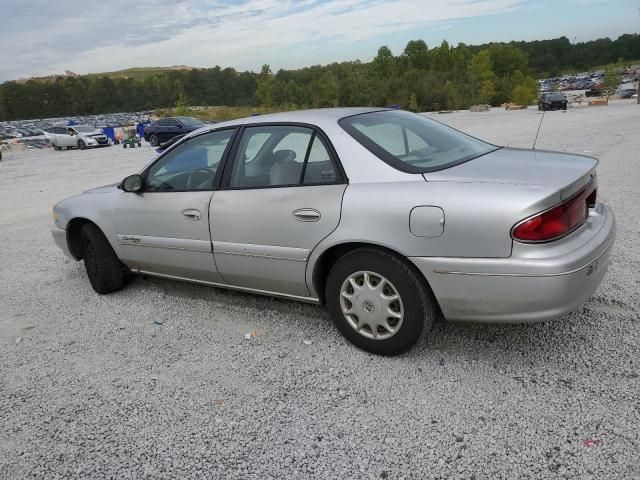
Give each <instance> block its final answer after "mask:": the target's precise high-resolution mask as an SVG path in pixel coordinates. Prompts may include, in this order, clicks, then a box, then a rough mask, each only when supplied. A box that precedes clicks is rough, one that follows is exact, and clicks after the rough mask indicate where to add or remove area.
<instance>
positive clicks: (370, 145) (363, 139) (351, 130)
mask: <svg viewBox="0 0 640 480" xmlns="http://www.w3.org/2000/svg"><path fill="white" fill-rule="evenodd" d="M395 111H401V112H406V110H389V109H386V110H385V109H383V110H374V111H371V112H363V113H356V114H355V115H348V116H346V117H342V118H341V119H340V120H338V125H340V127H342V129H343V130H344V131H345V132H347V133H348V134H349V135H350V136H351V137H352V138H353V139H354V140H355V141H356V142H358V143H359V144H360V145H362V146H363V147H364V148H366V149H367V150H368V151H369V152H371V153H372V154H373V155H375V156H376V157H377V158H379V159H380V160H382V161H383V162H384V163H386V164H387V165H389V166H391V167H393V168H395V169H396V170H400V171H401V172H404V173H414V174H415V173H418V174H422V173H431V172H439V171H442V170H447V169H449V168H452V167H455V166H457V165H462V164H463V163H467V162H470V161H471V160H475V159H476V158H480V157H483V156H485V155H488V154H490V153H493V152H495V151H496V150H499V149H501V148H502V147H500V146H497V145H494V144H492V143H489V142H486V141H484V140H481V139H479V138H476V137H474V136H472V135H469V134H468V133H465V132H463V131H461V130H458V129H457V128H453V127H450V126H449V125H446V124H445V123H442V122H439V121H438V120H435V119H433V118H429V119H428V120H431V121H433V122H436V123H439V124H440V125H443V126H445V127H447V128H450V129H451V130H454V131H456V132H458V133H461V134H462V135H465V136H467V137H469V138H473V139H474V140H478V141H479V142H482V143H484V144H487V145H489V146H492V147H494V148H493V149H490V150H489V151H488V152H485V153H482V154H480V155H471V156H467V157H462V158H461V159H459V160H456V161H455V162H451V163H447V164H446V165H441V166H437V167H417V166H415V165H411V164H408V163H406V162H403V161H402V160H398V159H397V158H396V157H395V156H394V155H392V154H390V153H389V152H387V151H386V150H385V149H384V148H382V147H381V146H380V145H378V144H377V143H376V142H374V141H373V140H371V139H370V138H369V137H368V136H366V135H365V134H364V133H362V132H361V131H360V130H358V129H357V128H355V127H354V126H353V125H351V124H350V123H349V122H348V120H349V119H351V118H354V117H359V116H360V115H368V114H371V113H382V112H395ZM416 115H417V114H416ZM425 118H426V117H425ZM401 126H402V127H403V133H404V128H406V127H404V126H403V125H401ZM414 133H415V132H414Z"/></svg>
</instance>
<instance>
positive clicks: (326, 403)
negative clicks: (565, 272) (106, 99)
mask: <svg viewBox="0 0 640 480" xmlns="http://www.w3.org/2000/svg"><path fill="white" fill-rule="evenodd" d="M437 118H438V120H441V121H444V122H446V123H450V124H451V125H453V126H455V127H457V128H461V129H463V130H465V131H468V132H470V133H472V134H474V135H477V136H480V137H483V138H486V139H488V140H490V141H493V142H496V143H502V144H510V145H514V146H530V145H531V142H532V141H533V136H534V134H535V129H536V128H537V122H538V121H539V119H540V116H539V114H538V112H537V111H534V110H528V111H512V112H505V111H501V110H494V111H492V112H490V113H478V114H470V113H468V112H460V113H453V114H448V115H438V116H437ZM639 132H640V107H638V106H636V105H633V104H632V103H631V102H614V103H613V104H612V105H610V106H609V107H605V108H599V109H596V108H589V109H587V108H586V107H583V108H576V109H571V110H569V111H568V112H567V113H561V112H549V113H547V116H546V120H545V124H544V125H543V127H542V131H541V135H540V139H539V142H538V146H539V147H540V148H549V149H558V150H566V151H573V152H585V151H588V153H589V154H592V155H595V156H598V157H600V159H601V164H600V169H599V182H600V189H599V194H600V197H601V198H602V199H604V200H605V201H607V202H608V203H609V204H610V205H611V206H612V207H613V209H614V210H615V212H616V214H617V216H618V220H619V228H618V240H617V243H616V245H615V247H614V251H613V254H612V257H611V265H610V271H609V273H608V275H607V276H606V278H605V280H604V283H603V285H602V287H601V288H600V289H599V290H598V291H597V292H596V294H595V295H594V296H593V298H592V299H591V300H589V302H588V303H587V304H586V305H585V306H584V307H583V308H580V309H579V310H578V311H576V312H574V313H572V314H570V315H568V316H567V317H566V318H564V319H562V320H560V321H556V322H552V323H547V324H534V325H524V326H519V325H514V326H504V325H502V326H501V325H471V324H449V323H440V324H437V325H436V326H435V328H434V330H433V332H432V334H431V336H430V337H429V338H428V340H427V341H426V343H424V344H422V345H419V346H418V347H417V348H415V349H414V350H412V351H411V352H410V353H409V354H406V355H404V356H402V357H399V358H380V357H375V356H372V355H369V354H366V353H363V352H361V351H359V350H357V349H355V348H354V347H351V346H350V345H348V344H347V343H346V341H345V340H343V339H342V337H341V336H340V335H339V334H338V333H337V332H336V331H335V330H334V328H333V327H332V325H331V324H330V321H329V318H328V315H327V313H326V312H325V310H324V309H322V308H319V307H314V306H309V305H304V304H298V303H293V302H288V301H283V300H273V299H267V298H261V297H256V296H252V295H246V294H240V293H233V292H227V291H222V290H218V289H210V288H206V287H200V286H194V285H189V284H183V283H178V282H171V281H159V280H151V279H144V278H138V279H136V280H135V281H134V282H133V283H132V285H130V286H129V287H128V288H126V289H125V290H123V291H121V292H118V293H116V294H112V295H108V296H98V295H97V294H95V293H94V292H93V291H92V290H91V287H90V285H89V282H88V281H87V278H86V275H85V272H84V269H83V267H82V265H81V264H79V263H75V262H72V261H70V260H68V259H66V258H65V257H63V256H62V254H61V253H60V252H59V251H58V250H57V247H55V245H54V244H53V241H52V239H51V237H50V233H49V227H50V224H51V220H50V207H51V206H52V205H53V204H54V203H55V202H56V201H57V200H59V199H61V198H63V197H65V196H68V195H70V194H72V193H75V192H78V191H81V190H84V189H87V188H90V187H92V186H96V185H100V184H104V183H108V182H113V181H117V180H119V179H121V178H122V177H124V176H125V175H126V174H127V173H130V172H134V171H136V170H137V169H139V168H140V167H141V166H142V165H144V164H145V163H147V162H148V161H149V160H150V159H151V158H152V157H153V151H152V149H150V148H148V147H147V148H141V149H135V150H123V149H121V148H117V147H113V148H108V149H103V150H97V151H84V152H80V151H69V152H53V151H49V150H47V151H28V152H23V153H20V154H17V153H15V154H10V155H8V156H7V157H5V160H3V161H2V162H0V268H1V276H0V478H3V479H4V478H6V479H16V478H47V479H56V478H118V479H128V478H154V479H155V478H244V479H269V478H365V479H369V478H389V479H397V478H442V479H445V478H446V479H453V478H464V479H471V478H475V479H498V478H504V479H514V478H519V479H524V478H535V479H539V478H548V479H555V478H572V479H573V478H580V479H603V478H606V479H614V478H621V479H622V478H623V479H630V478H640V464H639V453H638V452H639V451H640V436H639V433H638V432H639V427H640V402H639V398H640V397H639V393H640V388H639V382H640V379H639V375H640V357H639V355H638V354H639V347H638V340H639V339H640V320H639V314H640V294H639V291H640V274H639V273H638V272H639V271H640V250H639V249H638V232H639V231H640V220H639V219H640V215H639V212H640V209H639V207H638V206H639V205H640V193H639V192H640V188H639V187H638V185H639V184H640V168H639V165H638V161H639V160H638V152H639V151H640V135H639ZM252 331H255V336H251V335H250V339H249V340H247V339H245V334H247V333H250V332H252Z"/></svg>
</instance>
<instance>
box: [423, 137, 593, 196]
mask: <svg viewBox="0 0 640 480" xmlns="http://www.w3.org/2000/svg"><path fill="white" fill-rule="evenodd" d="M597 165H598V160H596V159H595V158H592V157H586V156H582V155H574V154H569V153H561V152H550V151H545V150H525V149H517V148H500V149H498V150H495V151H493V152H491V153H488V154H487V155H483V156H481V157H478V158H476V159H474V160H471V161H469V162H466V163H463V164H460V165H456V166H454V167H451V168H448V169H446V170H441V171H439V172H431V173H425V174H423V176H424V178H425V180H427V182H456V183H495V184H507V185H522V186H524V187H534V188H536V189H537V190H539V191H540V194H541V198H540V200H542V199H543V198H544V199H546V200H548V202H546V203H549V204H550V205H552V204H555V203H559V202H561V201H563V200H565V199H567V198H569V197H571V196H572V195H573V194H575V193H576V192H578V191H579V190H580V189H582V188H583V187H584V186H585V185H587V184H588V183H589V182H590V181H591V180H592V179H593V178H594V177H595V170H596V166H597ZM550 205H549V206H550Z"/></svg>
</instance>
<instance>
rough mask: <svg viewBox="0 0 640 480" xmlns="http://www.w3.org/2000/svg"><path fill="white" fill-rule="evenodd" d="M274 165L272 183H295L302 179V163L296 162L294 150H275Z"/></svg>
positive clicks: (271, 176) (271, 174)
mask: <svg viewBox="0 0 640 480" xmlns="http://www.w3.org/2000/svg"><path fill="white" fill-rule="evenodd" d="M273 158H274V162H273V166H272V167H271V172H270V175H269V176H270V180H271V185H295V184H297V183H298V182H299V181H300V173H301V172H302V164H301V163H298V162H296V161H295V160H294V159H295V158H296V153H295V152H294V151H292V150H278V151H277V152H273Z"/></svg>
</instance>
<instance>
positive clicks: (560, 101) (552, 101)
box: [538, 92, 569, 110]
mask: <svg viewBox="0 0 640 480" xmlns="http://www.w3.org/2000/svg"><path fill="white" fill-rule="evenodd" d="M568 103H569V102H568V100H567V98H566V97H565V96H564V95H563V94H562V93H560V92H551V93H543V94H542V95H541V96H540V99H539V100H538V110H566V109H567V104H568Z"/></svg>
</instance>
